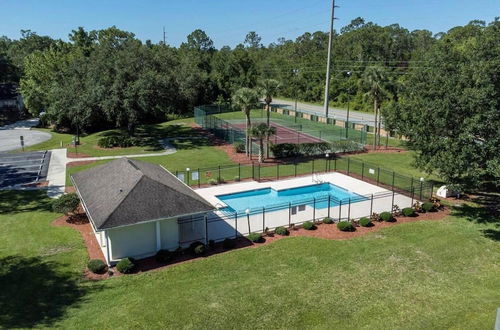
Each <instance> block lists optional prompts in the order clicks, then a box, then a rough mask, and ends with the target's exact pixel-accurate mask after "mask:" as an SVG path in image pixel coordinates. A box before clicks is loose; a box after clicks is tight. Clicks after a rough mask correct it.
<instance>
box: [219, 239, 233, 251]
mask: <svg viewBox="0 0 500 330" xmlns="http://www.w3.org/2000/svg"><path fill="white" fill-rule="evenodd" d="M235 247H236V242H235V241H234V239H230V238H226V239H225V240H224V241H223V242H222V248H223V249H225V250H231V249H234V248H235Z"/></svg>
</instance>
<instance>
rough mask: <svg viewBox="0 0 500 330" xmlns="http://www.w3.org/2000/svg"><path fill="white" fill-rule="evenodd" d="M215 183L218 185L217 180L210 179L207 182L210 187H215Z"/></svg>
mask: <svg viewBox="0 0 500 330" xmlns="http://www.w3.org/2000/svg"><path fill="white" fill-rule="evenodd" d="M217 183H218V182H217V180H215V179H210V180H208V184H210V185H212V186H215V185H217Z"/></svg>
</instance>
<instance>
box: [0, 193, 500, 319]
mask: <svg viewBox="0 0 500 330" xmlns="http://www.w3.org/2000/svg"><path fill="white" fill-rule="evenodd" d="M49 209H50V208H49V207H48V202H47V199H46V198H45V197H44V196H43V195H42V193H40V192H5V191H2V192H0V210H1V212H0V260H1V264H2V267H0V287H1V288H2V290H0V328H15V327H36V328H44V327H56V328H76V329H89V328H124V329H125V328H176V329H178V328H198V329H205V328H207V329H208V328H210V329H227V328H235V327H237V328H283V329H284V328H286V329H303V328H311V327H316V328H342V329H344V328H345V329H353V328H368V329H391V328H411V329H429V328H456V329H491V328H492V327H493V324H494V318H495V311H496V308H497V307H498V302H499V301H500V277H499V276H498V273H499V271H500V264H499V263H498V260H500V230H499V228H498V223H499V221H500V219H495V218H492V217H491V216H488V215H487V214H486V213H484V212H482V211H483V209H482V208H478V207H476V206H469V207H466V208H462V209H460V210H457V211H456V215H455V216H451V217H448V218H447V219H445V220H443V221H439V222H430V221H422V222H415V223H409V224H402V225H398V226H394V227H389V228H386V229H383V230H380V231H378V232H374V233H372V234H370V235H367V236H364V237H360V238H356V239H353V240H348V241H330V240H324V239H316V238H306V237H297V238H286V239H283V240H280V241H278V242H275V243H273V244H270V245H266V246H262V247H259V248H255V249H243V250H236V251H232V252H229V253H226V254H221V255H216V256H212V257H209V258H206V259H200V260H196V261H194V262H190V263H184V264H180V265H177V266H174V267H169V268H166V269H162V270H159V271H152V272H148V273H144V274H139V275H129V276H123V277H118V278H112V279H109V280H105V281H100V282H92V281H87V280H84V279H83V278H82V276H81V274H82V271H83V269H84V267H85V263H86V261H87V257H86V252H85V249H84V246H83V243H82V239H81V238H80V236H79V234H78V233H77V232H76V231H74V230H73V229H70V228H63V227H54V226H52V225H51V222H52V221H53V219H55V218H56V217H58V216H59V215H58V214H55V213H52V212H50V211H49Z"/></svg>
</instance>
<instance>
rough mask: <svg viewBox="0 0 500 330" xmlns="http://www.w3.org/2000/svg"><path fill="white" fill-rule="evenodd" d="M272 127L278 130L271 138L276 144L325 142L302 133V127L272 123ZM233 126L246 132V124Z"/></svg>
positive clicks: (234, 124)
mask: <svg viewBox="0 0 500 330" xmlns="http://www.w3.org/2000/svg"><path fill="white" fill-rule="evenodd" d="M270 125H271V126H273V127H275V128H276V134H275V135H273V136H272V137H271V141H272V142H273V143H274V144H281V143H297V144H298V143H312V142H324V140H322V139H320V138H318V137H316V136H313V135H310V134H307V133H305V132H302V131H300V130H301V126H300V125H297V126H296V127H295V128H296V129H293V128H290V127H286V126H283V125H280V124H278V123H275V122H270ZM231 126H232V127H233V128H235V129H237V130H240V131H243V132H244V131H245V124H244V123H232V124H231Z"/></svg>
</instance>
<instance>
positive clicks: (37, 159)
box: [0, 151, 50, 189]
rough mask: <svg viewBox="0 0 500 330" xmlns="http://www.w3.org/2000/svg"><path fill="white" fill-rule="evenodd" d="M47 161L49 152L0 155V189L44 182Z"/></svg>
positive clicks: (47, 165) (47, 166)
mask: <svg viewBox="0 0 500 330" xmlns="http://www.w3.org/2000/svg"><path fill="white" fill-rule="evenodd" d="M49 161H50V151H37V152H26V153H19V154H6V153H0V189H5V188H7V187H12V186H20V185H28V184H37V183H39V182H43V181H45V180H46V178H47V171H48V168H49Z"/></svg>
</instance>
